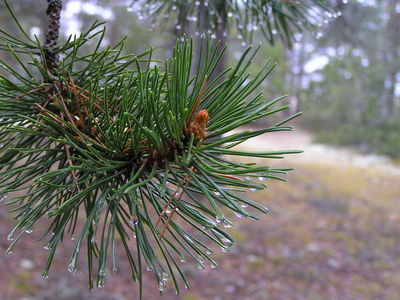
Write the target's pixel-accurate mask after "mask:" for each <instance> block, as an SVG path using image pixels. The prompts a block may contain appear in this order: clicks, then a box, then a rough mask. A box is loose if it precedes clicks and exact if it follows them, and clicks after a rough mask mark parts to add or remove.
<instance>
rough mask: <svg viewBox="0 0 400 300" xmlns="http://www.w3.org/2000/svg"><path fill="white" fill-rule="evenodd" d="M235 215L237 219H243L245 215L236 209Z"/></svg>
mask: <svg viewBox="0 0 400 300" xmlns="http://www.w3.org/2000/svg"><path fill="white" fill-rule="evenodd" d="M234 214H235V216H236V217H238V218H239V219H244V218H246V216H244V215H242V214H241V213H238V212H237V211H235V212H234Z"/></svg>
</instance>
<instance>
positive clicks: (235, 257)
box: [0, 130, 400, 300]
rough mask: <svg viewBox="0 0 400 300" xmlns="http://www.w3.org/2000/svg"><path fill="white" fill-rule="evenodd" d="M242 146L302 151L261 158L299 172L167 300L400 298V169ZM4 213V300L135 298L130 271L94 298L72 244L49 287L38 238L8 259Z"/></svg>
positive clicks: (342, 156) (385, 162)
mask: <svg viewBox="0 0 400 300" xmlns="http://www.w3.org/2000/svg"><path fill="white" fill-rule="evenodd" d="M242 147H246V148H248V149H253V150H258V151H261V150H268V149H271V150H276V149H294V148H298V149H302V150H305V152H304V153H303V154H299V155H292V156H289V157H288V158H287V159H284V160H279V161H271V160H260V162H261V163H263V164H267V165H271V166H284V167H294V168H295V171H292V172H290V174H289V175H288V176H287V179H288V181H289V183H283V182H272V181H271V182H270V183H269V188H268V189H267V190H266V191H264V192H251V193H250V194H249V195H248V196H249V197H250V198H252V199H254V200H257V201H259V202H261V203H263V204H264V205H266V206H267V207H269V208H270V210H271V211H270V213H269V214H268V215H266V216H263V217H262V219H261V220H260V221H254V220H247V219H236V224H237V226H236V227H235V228H232V229H230V230H231V233H232V235H233V236H234V237H235V238H236V246H234V247H233V248H232V250H231V251H230V253H227V254H226V253H222V252H221V251H218V250H216V251H215V253H214V254H213V258H214V259H216V260H217V261H218V262H219V268H218V269H217V270H214V269H211V268H210V267H209V266H207V268H206V269H205V270H198V269H197V267H196V265H195V264H191V263H189V262H188V263H186V264H183V268H184V270H185V272H186V274H187V276H188V279H189V282H190V283H191V289H190V290H188V291H186V290H184V291H183V293H182V294H181V295H180V296H177V295H176V294H175V293H174V291H172V290H171V291H167V292H166V293H164V296H163V297H162V299H163V300H172V299H174V300H175V299H177V300H206V299H207V300H208V299H210V300H236V299H237V300H239V299H240V300H242V299H243V300H244V299H249V300H263V299H265V300H266V299H271V300H275V299H276V300H281V299H282V300H290V299H299V300H301V299H307V300H308V299H315V300H319V299H323V300H325V299H338V300H342V299H343V300H347V299H349V300H350V299H351V300H353V299H354V300H355V299H367V300H368V299H393V300H397V299H399V297H400V226H399V223H400V166H399V165H396V164H395V163H394V162H392V161H390V160H389V159H387V158H385V157H380V156H374V155H365V154H361V153H357V152H355V151H352V150H351V149H343V148H340V149H338V148H333V147H330V146H326V145H317V144H313V143H311V136H310V135H309V134H307V133H306V132H302V131H299V130H297V131H296V133H283V134H282V133H280V134H267V135H266V136H265V137H263V138H259V139H253V140H252V141H251V142H249V143H247V144H245V145H243V146H242ZM7 210H8V208H6V207H1V208H0V237H1V239H0V251H1V255H0V267H1V271H2V272H1V273H0V299H1V300H16V299H24V300H28V299H29V300H39V299H40V300H42V299H43V300H44V299H48V300H50V299H51V300H53V299H57V300H69V299H71V300H83V299H85V300H86V299H94V300H114V299H115V300H117V299H121V300H125V299H138V297H137V290H138V289H137V285H136V284H132V283H131V282H130V273H129V272H128V269H127V267H124V266H121V268H120V270H119V272H117V273H116V274H115V275H114V274H112V272H111V270H110V272H108V273H109V275H108V276H107V278H106V286H105V287H104V288H103V289H96V290H95V291H93V292H88V291H87V290H86V277H85V276H86V273H81V272H80V271H79V270H78V271H77V272H76V273H74V274H71V273H68V272H67V268H66V266H67V260H68V253H70V252H69V251H70V249H71V246H72V243H70V244H69V243H67V245H66V246H65V247H63V249H61V251H60V252H59V253H58V254H57V256H56V259H55V262H54V266H53V267H52V269H51V273H50V277H49V278H48V279H46V280H44V279H42V278H41V270H42V267H43V265H44V261H45V259H46V255H47V252H46V251H45V250H44V249H43V248H42V246H41V243H40V242H37V241H36V240H35V239H34V237H35V231H34V232H33V233H32V234H31V235H30V236H28V237H24V238H23V239H22V240H21V241H20V242H19V245H18V246H17V248H16V249H15V251H14V252H13V253H12V254H11V255H5V254H4V251H5V249H6V247H7V245H8V244H9V242H8V241H7V240H6V236H7V233H8V231H9V230H10V229H11V227H12V219H11V217H10V216H9V215H8V212H7ZM121 250H122V249H121ZM121 257H122V255H121ZM120 265H121V263H120ZM82 269H84V264H82ZM152 275H153V274H152V273H148V272H146V274H145V279H144V280H145V284H144V285H145V296H144V300H153V299H160V294H159V293H158V292H157V291H158V288H157V286H156V284H155V282H154V279H153V278H152V277H153V276H154V275H153V276H152Z"/></svg>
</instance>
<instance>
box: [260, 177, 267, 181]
mask: <svg viewBox="0 0 400 300" xmlns="http://www.w3.org/2000/svg"><path fill="white" fill-rule="evenodd" d="M258 180H260V181H265V180H267V177H263V176H260V177H258Z"/></svg>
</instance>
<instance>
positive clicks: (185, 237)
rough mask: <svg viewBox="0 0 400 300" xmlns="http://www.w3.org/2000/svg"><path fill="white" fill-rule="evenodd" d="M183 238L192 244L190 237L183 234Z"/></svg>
mask: <svg viewBox="0 0 400 300" xmlns="http://www.w3.org/2000/svg"><path fill="white" fill-rule="evenodd" d="M183 237H184V239H185V240H187V241H188V242H189V243H192V244H193V240H192V239H191V238H190V236H188V235H187V234H185V235H184V236H183Z"/></svg>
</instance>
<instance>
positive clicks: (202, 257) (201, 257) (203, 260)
mask: <svg viewBox="0 0 400 300" xmlns="http://www.w3.org/2000/svg"><path fill="white" fill-rule="evenodd" d="M197 260H198V262H199V263H201V264H204V262H205V261H206V259H205V257H204V256H201V255H200V256H199V258H198V259H197Z"/></svg>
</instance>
